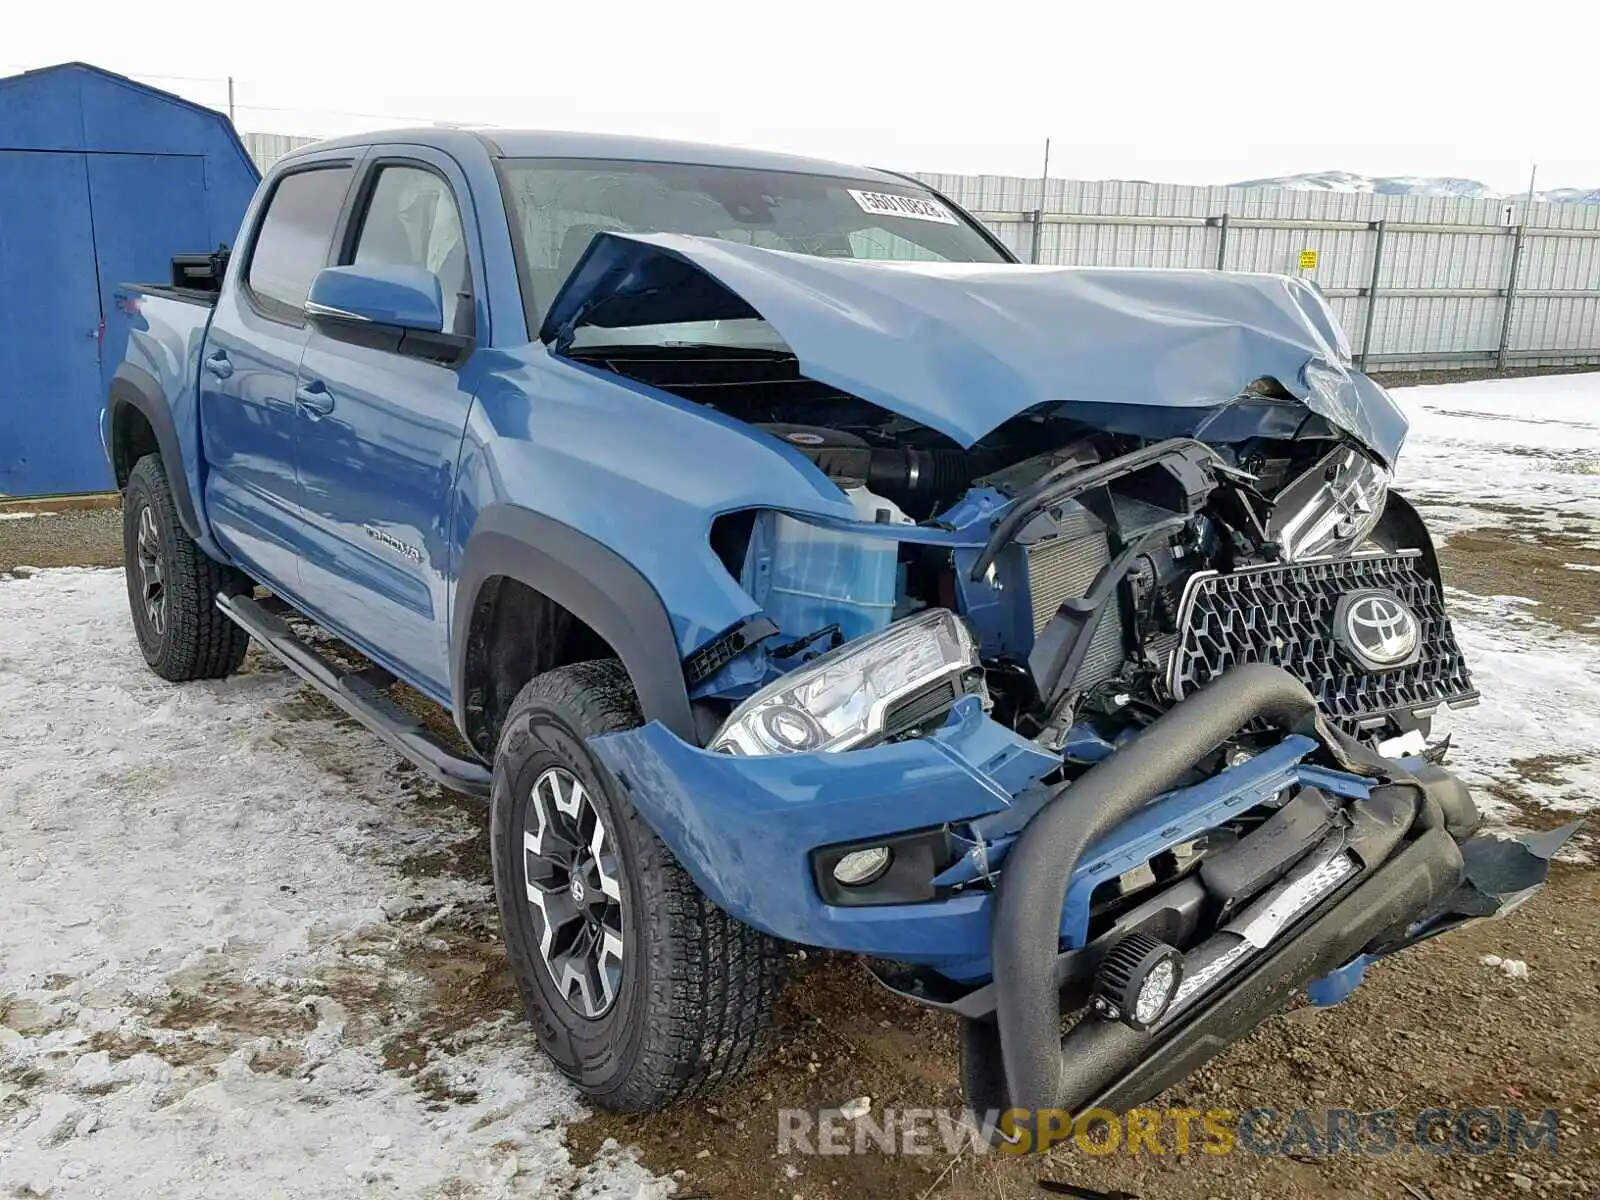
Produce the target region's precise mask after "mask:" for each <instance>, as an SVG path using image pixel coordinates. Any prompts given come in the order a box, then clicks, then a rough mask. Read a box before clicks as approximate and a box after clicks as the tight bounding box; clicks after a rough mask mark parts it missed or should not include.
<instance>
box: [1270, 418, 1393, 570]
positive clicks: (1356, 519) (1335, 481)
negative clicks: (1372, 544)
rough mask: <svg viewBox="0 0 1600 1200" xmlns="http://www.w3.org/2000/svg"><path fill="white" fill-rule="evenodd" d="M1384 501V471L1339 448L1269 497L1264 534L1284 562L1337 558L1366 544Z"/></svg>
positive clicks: (1348, 448) (1386, 491)
mask: <svg viewBox="0 0 1600 1200" xmlns="http://www.w3.org/2000/svg"><path fill="white" fill-rule="evenodd" d="M1388 499H1389V472H1388V471H1386V470H1384V469H1383V468H1382V467H1381V466H1379V465H1378V464H1377V463H1376V462H1374V461H1373V460H1372V459H1371V458H1370V457H1368V456H1367V455H1366V454H1364V453H1363V452H1362V451H1360V450H1357V449H1355V448H1354V447H1351V446H1341V447H1339V448H1338V449H1337V450H1334V451H1332V452H1331V453H1329V454H1326V455H1324V456H1323V457H1322V458H1321V459H1319V460H1318V461H1317V463H1316V465H1315V466H1313V467H1312V468H1311V469H1310V470H1309V471H1307V472H1305V474H1303V475H1301V476H1299V477H1298V478H1296V479H1295V480H1293V481H1292V482H1290V483H1289V484H1287V485H1286V486H1285V487H1284V488H1283V490H1282V491H1280V492H1279V493H1278V494H1277V496H1275V497H1274V498H1273V510H1272V519H1271V520H1270V521H1268V522H1267V533H1268V534H1269V535H1271V536H1272V537H1273V538H1275V539H1276V540H1277V542H1278V545H1279V547H1280V548H1281V549H1282V552H1283V558H1284V560H1285V561H1286V562H1300V561H1302V560H1304V559H1307V558H1328V557H1338V556H1341V555H1345V554H1348V553H1350V551H1352V550H1354V549H1355V548H1356V547H1358V546H1360V545H1361V543H1362V542H1364V541H1366V539H1367V535H1368V534H1370V533H1371V532H1372V530H1373V528H1374V526H1376V525H1377V523H1378V521H1379V519H1380V518H1381V517H1382V516H1383V506H1384V505H1385V504H1386V503H1387V502H1388Z"/></svg>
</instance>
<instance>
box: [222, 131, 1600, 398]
mask: <svg viewBox="0 0 1600 1200" xmlns="http://www.w3.org/2000/svg"><path fill="white" fill-rule="evenodd" d="M241 136H242V137H243V138H244V141H245V146H246V147H247V148H248V149H249V151H250V153H251V155H252V157H254V158H255V160H256V163H257V164H258V165H259V166H260V167H261V169H262V170H266V169H267V167H269V166H270V165H271V164H272V163H273V162H274V161H276V160H277V159H278V158H280V157H281V156H282V155H284V154H287V153H288V152H289V151H290V150H291V149H293V148H294V147H295V146H298V145H303V144H305V143H306V142H307V141H309V140H311V139H308V138H297V137H288V136H284V135H282V134H270V133H266V134H263V133H246V134H243V135H241ZM920 178H922V179H925V180H927V181H928V182H929V183H931V184H933V185H934V186H935V187H937V188H938V189H939V190H940V191H942V192H944V193H945V194H946V195H948V196H949V197H950V198H951V199H953V200H955V201H957V202H959V203H960V204H962V205H963V206H964V207H966V208H967V209H968V210H969V211H971V212H973V213H974V214H976V215H977V216H978V217H979V218H980V219H981V220H982V221H984V222H985V223H986V224H987V225H989V227H990V228H992V229H993V230H994V231H995V232H996V233H997V234H998V235H999V236H1000V238H1001V240H1002V241H1004V242H1005V243H1006V244H1007V245H1008V246H1010V247H1011V248H1012V249H1013V250H1014V251H1016V253H1017V254H1018V256H1019V257H1021V258H1022V259H1023V260H1024V261H1025V262H1041V263H1071V264H1075V265H1081V266H1124V267H1213V268H1215V267H1222V268H1224V269H1226V270H1232V271H1276V272H1281V273H1284V274H1290V275H1304V276H1306V277H1307V278H1310V279H1313V280H1315V281H1316V282H1317V284H1318V286H1320V287H1321V288H1322V290H1323V291H1324V292H1325V293H1326V294H1327V295H1328V297H1329V299H1330V301H1331V303H1332V305H1333V308H1334V311H1335V312H1336V313H1337V314H1338V317H1339V320H1340V322H1341V323H1342V324H1343V325H1344V327H1345V329H1346V331H1347V332H1348V334H1349V337H1350V343H1351V346H1352V348H1353V349H1354V350H1355V353H1356V355H1357V357H1358V358H1359V359H1361V360H1362V361H1363V362H1364V364H1365V365H1367V366H1369V367H1371V368H1373V369H1377V368H1380V367H1381V368H1384V369H1387V370H1407V369H1422V368H1430V367H1494V366H1513V365H1539V366H1557V365H1563V364H1577V363H1592V362H1600V205H1597V204H1533V205H1525V204H1522V203H1520V202H1516V203H1509V202H1502V201H1499V200H1471V199H1463V198H1458V197H1450V196H1372V195H1359V194H1352V193H1341V192H1296V191H1288V190H1286V189H1281V188H1258V189H1250V190H1243V189H1239V188H1216V187H1188V186H1185V185H1182V184H1155V183H1125V182H1103V183H1097V182H1088V181H1083V180H1073V179H1052V180H1048V181H1047V182H1046V184H1045V186H1044V188H1043V191H1042V194H1041V188H1040V181H1039V180H1037V179H1024V178H1021V177H1018V176H1002V175H932V174H924V175H921V176H920ZM1305 251H1314V252H1315V256H1316V265H1315V266H1314V267H1308V268H1302V267H1301V265H1300V264H1301V261H1302V259H1301V255H1302V253H1303V252H1305Z"/></svg>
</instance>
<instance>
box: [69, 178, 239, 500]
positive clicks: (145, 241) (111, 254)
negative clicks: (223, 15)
mask: <svg viewBox="0 0 1600 1200" xmlns="http://www.w3.org/2000/svg"><path fill="white" fill-rule="evenodd" d="M88 163H89V204H90V208H91V210H92V212H93V216H94V254H95V262H96V264H97V265H98V267H99V277H100V311H101V312H102V313H105V314H110V313H111V311H112V309H113V307H114V306H115V304H116V300H115V298H114V297H115V293H116V290H117V286H118V285H119V284H124V283H161V282H162V281H164V280H165V279H167V278H168V276H169V274H170V272H171V262H172V256H173V255H174V254H189V253H196V252H202V251H206V250H214V249H216V245H217V242H218V241H219V240H221V239H222V238H228V239H230V240H231V239H232V237H233V231H232V230H229V231H227V233H225V234H219V233H217V232H216V231H215V230H213V229H212V228H211V219H210V216H209V214H208V213H207V212H206V168H205V159H204V158H202V157H201V156H199V155H197V154H101V153H96V154H90V155H89V156H88ZM106 328H107V329H109V330H112V331H116V332H115V333H114V336H117V337H119V339H125V338H126V334H127V328H126V323H125V322H121V321H111V320H108V321H107V322H106ZM126 350H127V346H126V345H125V344H124V341H123V340H117V341H115V342H113V341H106V342H104V343H103V345H102V346H101V351H100V373H101V379H100V388H99V394H98V396H97V401H98V403H96V405H95V406H94V407H95V412H96V413H98V412H99V409H100V405H101V404H104V402H105V395H106V391H107V389H109V388H110V386H111V377H112V375H114V374H116V370H117V365H118V364H119V363H121V362H122V358H123V353H124V352H125V351H126ZM96 428H98V420H97V421H96ZM102 467H104V464H102ZM101 486H104V487H110V486H111V483H110V472H109V470H107V471H106V482H105V483H104V484H102V485H101Z"/></svg>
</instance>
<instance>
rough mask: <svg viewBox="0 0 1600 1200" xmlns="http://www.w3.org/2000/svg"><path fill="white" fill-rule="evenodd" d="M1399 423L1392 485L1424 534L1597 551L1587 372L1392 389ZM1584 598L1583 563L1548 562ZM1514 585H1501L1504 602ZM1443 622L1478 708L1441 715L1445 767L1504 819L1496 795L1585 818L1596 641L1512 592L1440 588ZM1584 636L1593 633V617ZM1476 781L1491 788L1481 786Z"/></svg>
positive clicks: (1591, 785) (1599, 587)
mask: <svg viewBox="0 0 1600 1200" xmlns="http://www.w3.org/2000/svg"><path fill="white" fill-rule="evenodd" d="M1393 394H1394V397H1395V399H1396V400H1398V401H1399V402H1400V404H1401V406H1402V407H1403V408H1404V409H1405V410H1406V413H1407V415H1408V416H1409V417H1410V418H1411V422H1412V425H1411V433H1410V436H1409V437H1408V439H1407V442H1406V446H1405V450H1404V452H1403V453H1402V455H1401V458H1400V464H1399V471H1398V478H1397V486H1398V487H1399V488H1400V489H1401V490H1402V491H1404V492H1405V494H1406V495H1407V496H1409V497H1410V498H1411V499H1412V500H1413V501H1415V502H1416V503H1417V505H1418V507H1419V508H1420V509H1421V510H1422V513H1423V515H1424V517H1425V518H1426V519H1427V521H1428V524H1429V526H1430V528H1431V529H1432V530H1433V531H1434V533H1435V535H1436V537H1442V539H1443V540H1444V541H1448V540H1449V537H1450V535H1451V534H1452V533H1461V532H1463V531H1466V530H1484V529H1489V530H1494V531H1496V532H1497V533H1498V534H1500V535H1501V536H1504V537H1505V538H1508V539H1512V538H1520V539H1524V540H1527V539H1536V538H1538V537H1540V536H1545V535H1557V536H1560V537H1562V538H1564V539H1573V541H1574V542H1575V543H1576V544H1581V545H1590V546H1596V547H1600V373H1591V374H1578V375H1547V376H1542V377H1538V378H1529V379H1497V380H1486V381H1482V382H1476V383H1455V384H1444V385H1437V386H1427V387H1413V388H1398V389H1396V390H1395V392H1394V393H1393ZM1560 568H1561V569H1564V570H1568V571H1572V572H1574V574H1575V578H1576V579H1578V580H1582V581H1584V583H1583V586H1584V587H1585V588H1586V589H1588V591H1589V593H1590V595H1592V601H1590V603H1589V605H1587V606H1586V607H1588V609H1589V611H1590V612H1591V613H1592V615H1593V616H1594V617H1596V618H1600V580H1596V581H1592V582H1591V579H1592V574H1593V572H1594V571H1595V570H1596V567H1595V566H1592V565H1590V566H1586V565H1584V564H1581V563H1566V562H1563V563H1561V564H1560ZM1517 586H1518V581H1517V580H1516V579H1515V578H1514V577H1510V578H1507V580H1506V582H1505V587H1506V590H1507V592H1510V593H1514V592H1515V591H1516V590H1517ZM1449 602H1450V613H1451V618H1452V620H1453V622H1454V624H1455V627H1456V632H1457V636H1458V637H1459V638H1460V641H1461V644H1462V649H1463V650H1464V651H1465V653H1466V655H1467V662H1468V665H1469V666H1471V668H1472V670H1473V673H1474V680H1475V682H1476V684H1477V686H1478V688H1479V690H1480V691H1481V692H1482V694H1483V699H1482V702H1481V704H1480V705H1479V706H1478V707H1477V708H1473V709H1466V710H1462V711H1460V712H1457V713H1452V714H1448V715H1447V717H1446V718H1445V720H1446V721H1448V722H1449V724H1450V727H1451V728H1452V729H1453V730H1454V742H1453V745H1454V749H1453V750H1452V752H1451V756H1450V762H1451V765H1452V767H1454V768H1455V769H1457V770H1459V771H1461V773H1462V775H1463V776H1464V777H1465V778H1466V779H1467V781H1468V782H1469V783H1472V784H1473V785H1474V788H1475V790H1476V791H1477V794H1478V797H1479V800H1480V802H1481V803H1482V804H1483V805H1484V807H1485V808H1486V809H1488V810H1489V811H1491V812H1495V813H1497V814H1498V815H1500V816H1501V817H1502V818H1504V819H1507V820H1513V819H1514V817H1513V815H1512V813H1511V812H1510V811H1509V806H1508V804H1507V803H1506V801H1505V800H1504V798H1503V797H1504V796H1505V795H1506V794H1507V793H1509V794H1512V795H1515V796H1517V797H1518V798H1519V799H1525V800H1531V801H1533V802H1535V803H1537V804H1543V805H1548V806H1551V807H1553V808H1558V809H1563V810H1571V811H1584V810H1588V809H1593V808H1594V807H1595V806H1596V798H1597V797H1600V642H1597V641H1596V639H1595V638H1593V637H1588V636H1583V635H1581V634H1578V633H1570V632H1566V631H1564V630H1562V629H1559V628H1557V627H1556V626H1555V625H1553V624H1551V623H1550V622H1548V621H1545V620H1541V619H1540V616H1539V605H1537V604H1536V603H1533V602H1531V601H1529V600H1526V599H1523V598H1520V597H1518V596H1516V595H1515V594H1507V595H1494V596H1474V595H1470V594H1468V593H1466V592H1461V591H1458V590H1456V589H1451V592H1450V595H1449ZM1595 624H1596V628H1600V621H1597V622H1596V623H1595ZM1486 785H1499V786H1498V787H1497V788H1495V789H1494V790H1486Z"/></svg>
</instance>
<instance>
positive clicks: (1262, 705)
mask: <svg viewBox="0 0 1600 1200" xmlns="http://www.w3.org/2000/svg"><path fill="white" fill-rule="evenodd" d="M1256 719H1263V720H1266V721H1268V722H1269V723H1271V724H1272V725H1274V726H1275V727H1277V728H1279V729H1283V730H1285V731H1292V732H1306V733H1313V734H1315V733H1318V732H1320V730H1319V722H1318V721H1317V706H1316V702H1315V701H1314V700H1313V699H1312V698H1311V693H1310V692H1308V691H1307V690H1306V687H1305V684H1303V683H1301V682H1300V681H1299V680H1298V679H1296V678H1295V677H1294V676H1293V675H1290V674H1289V673H1288V672H1287V671H1285V670H1283V669H1282V668H1279V667H1272V666H1267V665H1265V664H1262V663H1249V664H1245V665H1243V666H1237V667H1233V668H1231V669H1229V670H1228V671H1226V672H1224V673H1223V674H1222V675H1220V676H1218V677H1217V678H1216V679H1214V680H1212V681H1211V682H1210V683H1208V684H1206V686H1205V687H1203V688H1201V689H1200V690H1199V691H1198V692H1196V693H1195V694H1194V695H1193V696H1192V697H1190V698H1189V699H1187V700H1184V701H1182V702H1181V703H1179V704H1176V705H1174V706H1173V707H1172V708H1171V709H1169V710H1168V711H1167V712H1166V713H1164V714H1162V716H1160V717H1159V718H1157V719H1156V720H1155V721H1154V722H1152V723H1151V724H1150V725H1149V726H1147V727H1146V728H1145V729H1143V730H1142V731H1141V732H1140V733H1139V735H1138V736H1137V737H1136V738H1134V740H1133V741H1132V742H1131V743H1129V744H1128V745H1127V746H1125V747H1123V748H1122V749H1120V750H1118V751H1117V752H1116V753H1115V754H1113V755H1112V756H1111V757H1110V758H1107V759H1105V760H1103V761H1101V762H1098V763H1096V764H1095V765H1094V766H1093V767H1091V768H1089V770H1088V771H1086V772H1085V773H1084V774H1083V775H1082V776H1080V777H1079V778H1078V779H1076V780H1074V781H1072V782H1070V783H1066V784H1058V785H1056V786H1055V787H1054V788H1052V789H1051V791H1050V793H1049V795H1048V798H1047V800H1046V802H1045V804H1044V806H1043V807H1042V808H1040V810H1039V811H1038V812H1037V813H1035V814H1034V816H1033V818H1032V819H1031V820H1030V821H1029V822H1028V824H1027V825H1026V826H1024V827H1023V830H1022V833H1021V835H1020V836H1019V837H1018V838H1017V841H1016V844H1015V845H1013V846H1012V848H1011V851H1010V853H1009V854H1008V855H1007V856H1006V860H1005V864H1004V866H1003V868H1002V871H1001V875H1000V885H999V888H998V890H997V893H996V896H995V902H994V933H993V942H992V945H991V957H992V960H993V974H994V982H995V992H996V1000H997V1009H996V1016H997V1018H998V1020H999V1027H1000V1038H999V1042H1000V1049H1001V1052H1002V1057H1003V1062H1004V1072H1005V1075H1004V1077H1005V1079H1007V1080H1008V1081H1009V1090H1010V1093H1011V1096H1012V1097H1013V1099H1014V1101H1015V1102H1016V1103H1017V1104H1018V1105H1020V1106H1022V1107H1025V1108H1033V1109H1042V1108H1054V1107H1057V1102H1058V1099H1059V1097H1060V1094H1061V1088H1062V1077H1063V1074H1064V1067H1063V1062H1062V1053H1061V1045H1060V1041H1059V1033H1058V1030H1059V1028H1060V1023H1061V1022H1060V1018H1061V1013H1060V1008H1059V1005H1058V1001H1057V994H1056V993H1057V984H1056V974H1055V966H1056V948H1057V945H1058V941H1059V936H1060V929H1059V925H1060V920H1061V917H1060V913H1061V906H1062V905H1063V904H1064V903H1065V901H1066V894H1067V882H1068V880H1070V879H1071V878H1072V874H1073V872H1074V871H1075V870H1076V869H1077V865H1078V860H1079V858H1080V856H1081V855H1082V854H1083V853H1084V851H1085V850H1087V849H1088V847H1089V846H1090V845H1092V844H1093V843H1094V842H1096V841H1097V840H1099V839H1100V838H1102V837H1104V836H1105V835H1106V834H1108V833H1110V832H1111V831H1112V830H1113V829H1115V828H1116V827H1117V826H1118V825H1119V824H1121V823H1122V822H1123V821H1125V820H1127V819H1128V818H1129V817H1130V816H1132V815H1133V814H1134V813H1136V812H1137V811H1138V810H1139V809H1140V808H1142V807H1143V806H1144V805H1145V804H1147V803H1149V801H1150V800H1151V799H1152V798H1153V797H1155V796H1156V795H1158V794H1159V793H1161V792H1163V791H1165V790H1166V789H1168V788H1170V787H1172V786H1174V785H1175V784H1176V783H1177V782H1178V781H1179V780H1180V779H1181V778H1182V777H1183V776H1184V775H1185V774H1186V773H1187V772H1188V771H1189V770H1191V769H1192V768H1193V767H1194V765H1195V764H1196V763H1198V762H1199V761H1200V760H1201V759H1202V758H1204V757H1205V756H1206V755H1207V754H1209V753H1211V752H1212V751H1213V750H1215V749H1216V748H1217V747H1218V746H1220V745H1221V744H1222V743H1223V742H1224V741H1225V740H1227V739H1228V738H1229V737H1231V736H1232V735H1233V734H1235V733H1236V732H1238V731H1239V730H1240V729H1242V728H1243V727H1244V726H1245V725H1247V724H1249V723H1250V722H1251V721H1252V720H1256ZM1119 1028H1122V1027H1120V1026H1119ZM1129 1032H1132V1031H1131V1030H1130V1031H1129Z"/></svg>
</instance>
